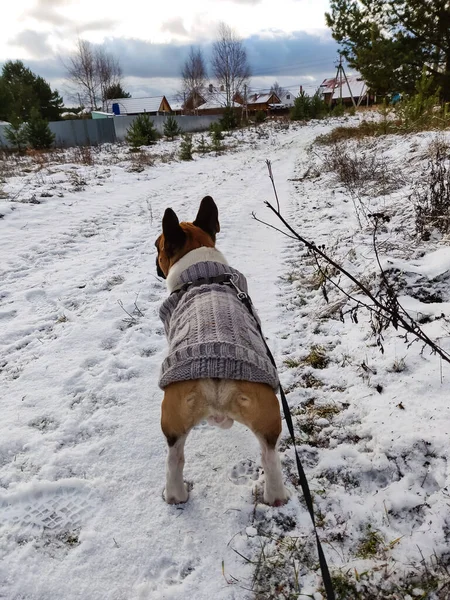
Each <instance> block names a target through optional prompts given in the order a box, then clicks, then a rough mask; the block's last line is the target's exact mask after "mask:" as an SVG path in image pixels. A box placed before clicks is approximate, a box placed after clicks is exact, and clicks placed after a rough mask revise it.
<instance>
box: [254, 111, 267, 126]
mask: <svg viewBox="0 0 450 600" xmlns="http://www.w3.org/2000/svg"><path fill="white" fill-rule="evenodd" d="M265 120H266V113H265V112H264V111H263V110H257V111H256V114H255V122H256V123H264V121H265Z"/></svg>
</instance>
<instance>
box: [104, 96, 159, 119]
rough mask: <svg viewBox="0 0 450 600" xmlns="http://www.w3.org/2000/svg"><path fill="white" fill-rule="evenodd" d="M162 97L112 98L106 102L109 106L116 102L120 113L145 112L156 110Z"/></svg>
mask: <svg viewBox="0 0 450 600" xmlns="http://www.w3.org/2000/svg"><path fill="white" fill-rule="evenodd" d="M163 99H164V96H149V97H147V98H115V99H114V100H109V102H108V103H109V105H110V106H112V105H113V104H118V105H119V109H120V114H123V115H130V114H139V113H146V112H148V113H153V112H158V111H159V108H160V106H161V102H162V101H163ZM166 102H167V99H166ZM169 106H170V105H169Z"/></svg>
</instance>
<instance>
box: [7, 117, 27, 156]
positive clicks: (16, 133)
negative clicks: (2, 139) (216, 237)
mask: <svg viewBox="0 0 450 600" xmlns="http://www.w3.org/2000/svg"><path fill="white" fill-rule="evenodd" d="M5 136H6V139H7V140H8V142H9V143H10V144H11V146H12V147H13V149H14V150H17V152H20V153H22V152H23V151H24V150H25V149H26V147H27V145H28V136H27V132H26V128H25V125H24V123H23V121H22V120H21V119H19V118H18V117H13V118H11V124H10V125H8V126H7V127H5Z"/></svg>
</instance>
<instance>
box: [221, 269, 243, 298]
mask: <svg viewBox="0 0 450 600" xmlns="http://www.w3.org/2000/svg"><path fill="white" fill-rule="evenodd" d="M225 275H227V276H228V277H229V283H230V285H232V286H233V287H234V289H235V291H236V296H237V297H238V300H240V301H241V302H244V301H245V300H247V299H248V295H247V294H246V293H245V292H243V291H242V290H241V288H240V287H239V286H238V285H237V281H239V275H238V274H237V273H225Z"/></svg>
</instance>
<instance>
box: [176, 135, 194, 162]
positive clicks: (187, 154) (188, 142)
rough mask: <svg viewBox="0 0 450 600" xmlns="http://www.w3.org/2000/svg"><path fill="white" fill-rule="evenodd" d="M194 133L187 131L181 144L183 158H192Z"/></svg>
mask: <svg viewBox="0 0 450 600" xmlns="http://www.w3.org/2000/svg"><path fill="white" fill-rule="evenodd" d="M192 146H193V144H192V135H190V134H189V133H185V134H184V135H183V139H182V142H181V145H180V154H179V157H180V159H181V160H192V158H193V157H192Z"/></svg>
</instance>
